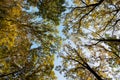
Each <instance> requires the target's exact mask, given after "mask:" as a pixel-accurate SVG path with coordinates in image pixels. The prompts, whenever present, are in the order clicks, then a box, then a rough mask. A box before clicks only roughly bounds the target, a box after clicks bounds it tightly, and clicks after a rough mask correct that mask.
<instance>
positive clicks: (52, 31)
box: [0, 0, 64, 80]
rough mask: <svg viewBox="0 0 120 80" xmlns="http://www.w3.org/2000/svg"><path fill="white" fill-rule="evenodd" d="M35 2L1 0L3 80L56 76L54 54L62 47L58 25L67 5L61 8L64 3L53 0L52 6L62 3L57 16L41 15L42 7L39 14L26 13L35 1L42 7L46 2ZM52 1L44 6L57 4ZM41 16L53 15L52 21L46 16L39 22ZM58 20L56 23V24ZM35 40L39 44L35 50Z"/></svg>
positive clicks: (0, 74) (51, 78)
mask: <svg viewBox="0 0 120 80" xmlns="http://www.w3.org/2000/svg"><path fill="white" fill-rule="evenodd" d="M36 1H37V2H36V3H32V4H31V2H32V0H31V1H30V2H29V0H28V2H26V1H25V0H17V1H15V0H4V1H3V0H2V1H0V80H3V79H22V80H25V79H30V80H32V79H36V80H54V79H56V77H55V74H54V71H53V67H54V64H53V63H54V53H56V51H57V50H58V49H59V47H60V42H61V39H60V37H59V35H58V30H57V27H56V26H58V25H57V24H58V23H59V20H60V19H59V18H58V17H59V16H58V15H60V14H61V13H62V11H64V9H61V8H64V7H62V4H63V2H62V3H60V4H59V2H60V1H59V0H58V1H54V3H51V2H50V4H51V5H52V4H54V5H55V6H61V7H60V8H59V9H61V11H60V12H59V10H55V15H53V14H51V13H50V14H49V13H48V14H42V13H40V10H39V14H38V13H37V12H27V10H26V9H25V8H26V7H28V8H29V7H32V6H33V4H34V7H36V8H38V9H39V6H41V5H43V4H45V3H46V2H43V3H41V1H40V0H39V1H38V0H36ZM46 1H47V0H46ZM40 3H41V4H40ZM35 4H39V5H35ZM47 4H48V3H47ZM50 4H49V5H47V6H45V7H49V8H51V7H53V6H54V5H53V6H51V5H50ZM55 9H56V7H55ZM45 10H46V8H45ZM50 10H51V9H50ZM46 11H47V10H46ZM48 11H49V10H48ZM57 11H58V12H57ZM49 12H50V11H49ZM36 13H37V14H36ZM52 13H54V11H52ZM38 15H39V16H42V17H43V16H47V17H48V16H52V17H50V18H49V17H48V18H49V21H48V20H46V19H44V18H46V17H43V19H42V20H40V21H39V20H34V19H36V17H38ZM56 15H57V16H56ZM54 17H55V20H53V22H52V21H51V20H52V19H51V18H54ZM56 20H57V24H55V23H56V22H55V21H56ZM33 43H34V44H38V45H39V46H38V47H37V48H33V49H32V48H31V46H32V45H33Z"/></svg>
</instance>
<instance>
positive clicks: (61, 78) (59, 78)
mask: <svg viewBox="0 0 120 80" xmlns="http://www.w3.org/2000/svg"><path fill="white" fill-rule="evenodd" d="M66 1H67V2H68V4H67V6H72V1H70V0H69V1H68V0H66ZM23 10H25V9H23ZM36 11H38V9H37V8H36V7H30V9H29V10H27V12H36ZM66 12H67V11H66ZM36 20H39V18H37V19H36ZM61 23H62V21H61ZM63 28H64V26H62V24H60V25H59V26H58V31H59V35H60V36H61V37H62V38H65V36H64V34H63V33H62V30H63ZM38 46H39V45H38V44H35V43H34V42H33V45H32V46H31V49H32V48H37V47H38ZM61 61H62V59H61V58H58V57H57V54H55V61H54V71H55V74H56V76H57V80H67V79H66V78H65V77H64V74H60V73H59V72H58V71H56V70H55V67H56V66H58V65H60V64H61Z"/></svg>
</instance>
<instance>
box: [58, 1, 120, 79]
mask: <svg viewBox="0 0 120 80" xmlns="http://www.w3.org/2000/svg"><path fill="white" fill-rule="evenodd" d="M119 3H120V1H118V0H93V1H91V0H73V4H74V6H71V7H68V9H70V11H69V12H68V13H67V14H66V17H65V21H64V26H65V27H64V30H63V32H64V34H65V35H66V36H67V38H68V40H69V41H70V43H71V42H72V44H70V43H66V44H65V46H64V48H65V50H63V51H64V54H62V55H60V56H61V57H62V58H63V65H64V66H61V69H59V70H60V71H62V72H64V73H65V74H66V75H67V77H69V78H74V79H76V80H79V79H83V80H84V79H85V80H87V79H88V80H91V79H95V78H96V79H98V80H102V79H106V78H113V77H110V76H109V75H113V76H114V78H115V79H117V78H118V77H117V75H119V71H118V72H117V71H115V70H114V69H113V68H116V69H117V68H119V67H120V66H119V60H120V58H119V44H120V42H119V40H120V39H119V33H117V32H118V31H119V27H120V26H119V21H120V20H119V11H120V6H119ZM68 40H67V41H68ZM74 47H75V48H74ZM63 51H62V52H63ZM69 66H70V67H69ZM110 69H112V70H110ZM115 74H116V75H115ZM87 76H90V77H87Z"/></svg>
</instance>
